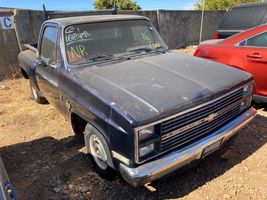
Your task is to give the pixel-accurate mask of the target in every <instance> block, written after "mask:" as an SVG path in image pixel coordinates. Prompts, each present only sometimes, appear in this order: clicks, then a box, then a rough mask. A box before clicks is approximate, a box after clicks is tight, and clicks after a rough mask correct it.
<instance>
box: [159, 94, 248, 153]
mask: <svg viewBox="0 0 267 200" xmlns="http://www.w3.org/2000/svg"><path fill="white" fill-rule="evenodd" d="M242 92H243V89H239V90H237V91H235V92H233V93H231V94H228V95H227V96H226V97H225V98H222V99H219V100H217V101H215V102H213V103H210V104H209V105H208V106H206V107H203V108H200V109H196V110H194V111H192V112H188V113H186V114H185V115H181V116H179V117H176V118H173V119H170V120H168V121H166V122H162V123H161V134H162V139H161V149H160V151H162V152H165V151H167V150H170V149H173V148H176V147H178V146H182V145H184V144H186V143H189V142H191V141H192V140H195V139H197V138H198V137H199V138H200V137H202V136H203V135H205V134H208V133H209V132H211V131H212V130H214V129H215V128H218V127H219V126H221V125H223V124H225V123H226V122H227V121H229V120H231V119H233V118H234V117H236V116H237V115H238V114H239V113H240V103H241V100H242V94H243V93H242ZM171 125H172V126H171Z"/></svg>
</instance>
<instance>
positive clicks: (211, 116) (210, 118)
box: [205, 113, 218, 122]
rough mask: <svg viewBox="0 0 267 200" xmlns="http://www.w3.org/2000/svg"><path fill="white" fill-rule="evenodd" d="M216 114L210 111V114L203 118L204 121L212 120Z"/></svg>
mask: <svg viewBox="0 0 267 200" xmlns="http://www.w3.org/2000/svg"><path fill="white" fill-rule="evenodd" d="M217 116H218V114H217V113H212V114H210V115H209V116H208V117H207V118H206V119H205V121H206V122H211V121H212V120H214V118H215V117H217Z"/></svg>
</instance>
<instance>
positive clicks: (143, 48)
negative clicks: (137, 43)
mask: <svg viewBox="0 0 267 200" xmlns="http://www.w3.org/2000/svg"><path fill="white" fill-rule="evenodd" d="M152 50H153V49H152V48H149V47H139V48H135V49H134V48H132V49H129V50H128V52H140V51H145V52H150V51H152Z"/></svg>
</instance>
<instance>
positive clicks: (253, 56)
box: [247, 53, 262, 59]
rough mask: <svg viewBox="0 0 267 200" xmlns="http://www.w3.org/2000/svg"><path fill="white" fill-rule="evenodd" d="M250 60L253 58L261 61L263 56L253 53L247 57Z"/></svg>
mask: <svg viewBox="0 0 267 200" xmlns="http://www.w3.org/2000/svg"><path fill="white" fill-rule="evenodd" d="M247 57H248V58H253V59H259V58H262V56H261V55H260V54H259V53H253V54H249V55H247Z"/></svg>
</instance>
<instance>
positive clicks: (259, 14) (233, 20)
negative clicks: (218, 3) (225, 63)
mask: <svg viewBox="0 0 267 200" xmlns="http://www.w3.org/2000/svg"><path fill="white" fill-rule="evenodd" d="M264 23H267V3H253V4H244V5H240V6H235V7H232V8H230V9H229V10H228V11H227V12H226V13H225V15H224V17H223V19H222V21H221V23H220V25H219V27H218V30H217V31H216V32H215V33H214V39H224V38H227V37H230V36H232V35H234V34H236V33H240V32H242V31H244V30H247V29H249V28H253V27H255V26H258V25H260V24H264Z"/></svg>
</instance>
